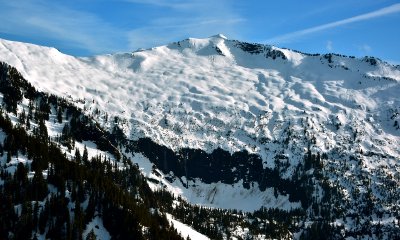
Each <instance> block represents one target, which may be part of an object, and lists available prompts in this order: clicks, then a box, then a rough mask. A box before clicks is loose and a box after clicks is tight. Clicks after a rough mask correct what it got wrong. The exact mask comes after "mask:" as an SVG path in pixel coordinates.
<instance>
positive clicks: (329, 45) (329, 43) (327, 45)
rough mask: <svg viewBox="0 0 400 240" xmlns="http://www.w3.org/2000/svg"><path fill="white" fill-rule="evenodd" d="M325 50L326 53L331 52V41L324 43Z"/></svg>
mask: <svg viewBox="0 0 400 240" xmlns="http://www.w3.org/2000/svg"><path fill="white" fill-rule="evenodd" d="M326 50H328V51H332V50H333V43H332V41H328V42H327V43H326Z"/></svg>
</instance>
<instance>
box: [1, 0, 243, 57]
mask: <svg viewBox="0 0 400 240" xmlns="http://www.w3.org/2000/svg"><path fill="white" fill-rule="evenodd" d="M117 3H124V4H127V3H128V7H130V8H132V10H133V11H134V10H135V8H136V7H137V5H138V4H141V5H147V6H145V7H146V8H148V9H146V12H144V13H143V14H141V13H140V12H139V14H137V15H136V19H140V21H139V22H140V23H135V22H134V21H132V22H130V20H129V19H122V18H121V19H120V20H119V22H113V23H111V22H109V19H103V18H101V17H100V16H99V15H98V14H99V13H98V12H95V11H91V10H90V9H88V8H86V9H85V10H82V9H83V8H78V7H74V6H73V5H72V4H67V3H66V2H63V1H61V2H58V1H57V2H56V1H49V0H20V1H6V0H0V23H1V24H0V34H3V35H11V36H18V37H21V38H25V39H34V40H36V41H37V40H39V41H40V40H45V41H43V42H47V43H49V42H52V43H54V44H55V45H57V47H58V48H62V49H80V50H75V51H76V52H84V54H101V53H105V52H115V51H129V50H134V49H137V48H147V47H152V46H157V45H161V44H166V43H169V42H171V41H176V40H178V39H183V38H186V37H189V36H190V37H206V36H209V35H213V34H216V33H220V32H221V33H225V34H227V35H228V36H232V37H237V36H239V30H238V28H237V25H238V24H241V23H242V22H243V21H245V19H243V18H242V17H240V16H239V15H237V14H235V11H234V9H233V7H232V6H231V5H232V2H231V1H229V0H220V1H214V0H168V1H167V0H117ZM129 4H131V5H129ZM153 10H154V12H157V16H158V17H155V18H154V16H152V17H149V15H150V14H149V13H151V12H152V11H153ZM116 24H117V25H116ZM118 24H119V25H118ZM50 44H51V43H50Z"/></svg>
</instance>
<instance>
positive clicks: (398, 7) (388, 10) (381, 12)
mask: <svg viewBox="0 0 400 240" xmlns="http://www.w3.org/2000/svg"><path fill="white" fill-rule="evenodd" d="M397 12H400V3H397V4H393V5H391V6H389V7H385V8H381V9H378V10H376V11H372V12H369V13H365V14H361V15H358V16H354V17H350V18H346V19H343V20H339V21H335V22H331V23H327V24H323V25H319V26H315V27H311V28H306V29H303V30H299V31H295V32H291V33H287V34H284V35H281V36H277V37H274V38H270V39H268V40H265V42H266V43H272V44H277V43H285V42H290V41H292V40H294V39H297V38H299V37H302V36H305V35H308V34H312V33H316V32H320V31H324V30H327V29H331V28H336V27H339V26H343V25H347V24H351V23H354V22H360V21H366V20H369V19H372V18H377V17H382V16H386V15H389V14H393V13H397Z"/></svg>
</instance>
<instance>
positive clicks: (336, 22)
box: [0, 0, 400, 64]
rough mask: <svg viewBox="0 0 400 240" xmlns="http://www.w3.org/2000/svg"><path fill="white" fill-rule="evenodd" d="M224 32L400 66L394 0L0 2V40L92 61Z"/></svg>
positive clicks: (398, 11)
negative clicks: (48, 48)
mask: <svg viewBox="0 0 400 240" xmlns="http://www.w3.org/2000/svg"><path fill="white" fill-rule="evenodd" d="M217 33H223V34H224V35H226V36H227V37H228V38H230V39H238V40H243V41H248V42H258V43H266V44H273V45H276V46H279V47H287V48H292V49H296V50H300V51H303V52H308V53H326V52H335V53H341V54H346V55H355V56H357V57H361V56H365V55H372V56H376V57H379V58H382V59H384V60H387V61H390V62H392V63H396V64H400V44H399V43H400V2H398V1H390V0H337V1H315V0H309V1H289V0H280V1H263V0H259V1H256V0H186V1H185V0H79V1H78V0H69V1H65V0H15V1H10V0H0V38H4V39H9V40H17V41H24V42H31V43H35V44H40V45H46V46H52V47H56V48H58V49H59V50H60V51H62V52H64V53H68V54H71V55H76V56H88V55H95V54H103V53H113V52H121V51H123V52H126V51H134V50H136V49H138V48H148V47H153V46H158V45H163V44H167V43H170V42H173V41H177V40H182V39H185V38H188V37H196V38H204V37H208V36H211V35H214V34H217Z"/></svg>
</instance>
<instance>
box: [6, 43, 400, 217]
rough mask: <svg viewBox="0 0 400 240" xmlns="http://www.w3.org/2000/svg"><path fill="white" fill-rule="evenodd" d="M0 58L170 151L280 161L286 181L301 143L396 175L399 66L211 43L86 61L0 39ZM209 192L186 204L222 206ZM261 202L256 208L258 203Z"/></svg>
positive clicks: (108, 124) (399, 156)
mask: <svg viewBox="0 0 400 240" xmlns="http://www.w3.org/2000/svg"><path fill="white" fill-rule="evenodd" d="M0 61H4V62H7V63H8V64H10V65H12V66H15V67H16V68H17V69H18V70H19V71H20V72H21V73H22V74H23V76H24V77H25V78H26V79H27V80H29V81H30V82H31V83H32V84H33V85H34V86H36V87H37V88H38V89H40V90H43V91H46V92H50V93H53V94H56V95H59V96H64V97H66V98H69V99H72V100H75V102H76V104H77V105H78V106H80V107H82V108H83V109H84V110H85V111H87V112H88V113H93V114H94V113H95V112H96V111H97V110H100V114H94V115H95V117H96V118H97V120H98V121H99V122H100V123H101V124H102V125H104V126H106V127H111V126H112V125H113V122H114V121H112V120H114V116H117V117H118V118H119V119H120V120H119V124H120V125H121V127H122V128H123V130H124V133H125V134H126V135H127V136H128V137H129V138H131V139H137V138H140V137H145V136H146V137H150V138H151V139H152V140H153V141H155V142H157V143H159V144H161V145H165V146H167V147H169V148H171V149H175V150H177V149H180V148H182V147H190V148H196V149H203V150H205V151H208V152H211V151H212V150H213V149H216V148H217V147H220V148H222V149H225V150H227V151H230V152H235V151H239V150H242V149H245V150H247V151H248V152H250V153H256V154H259V155H260V156H261V157H262V160H263V164H264V167H268V168H274V167H275V165H276V163H277V162H276V156H277V155H278V154H279V155H283V156H286V157H287V159H288V164H289V167H288V168H287V169H286V170H285V172H283V173H282V176H283V177H285V178H290V177H291V174H292V173H293V169H294V168H295V167H296V166H297V164H298V163H299V161H300V160H301V159H302V158H303V157H304V153H305V149H307V147H308V146H309V145H310V142H312V143H313V144H312V146H311V148H312V150H313V151H314V152H321V153H327V154H328V155H329V158H331V159H335V160H337V161H338V162H331V163H330V164H331V165H332V166H331V167H335V166H336V167H337V166H338V165H340V164H342V163H341V162H339V159H348V158H349V156H350V155H356V156H358V157H359V158H361V159H362V163H363V165H362V166H363V169H364V170H365V171H367V172H374V171H376V170H377V169H379V168H381V167H385V168H384V170H382V171H384V173H383V174H384V175H391V174H395V173H396V172H397V170H398V169H399V161H398V160H399V159H400V148H399V145H400V130H399V121H400V115H399V112H400V101H399V98H398V96H399V93H400V67H399V66H392V65H390V64H388V63H385V62H383V61H381V60H379V59H375V58H367V57H366V58H362V59H356V58H352V57H345V56H339V55H334V54H327V55H310V54H304V53H299V52H295V51H292V50H288V49H280V48H277V47H272V46H268V45H259V44H248V43H243V42H239V41H235V40H228V39H227V38H226V37H224V36H222V35H216V36H212V37H210V38H205V39H193V38H191V39H186V40H183V41H180V42H176V43H171V44H169V45H166V46H160V47H155V48H152V49H147V50H142V51H137V52H133V53H118V54H113V55H102V56H94V57H88V58H76V57H73V56H68V55H65V54H63V53H60V52H59V51H57V50H56V49H54V48H47V47H41V46H36V45H32V44H26V43H18V42H11V41H6V40H0ZM106 115H107V118H106ZM105 119H108V121H106V120H105ZM381 155H385V160H384V161H383V160H381V157H380V156H381ZM348 174H350V175H351V174H352V172H351V169H350V170H348ZM345 176H346V174H345ZM337 177H338V176H336V175H335V174H333V176H332V179H333V180H334V179H336V178H337ZM333 180H332V181H333ZM375 180H377V179H375ZM239 181H240V180H238V182H239ZM174 186H175V187H178V188H181V189H183V187H182V186H179V183H178V182H177V183H175V185H174ZM208 187H209V188H208V189H207V190H202V189H201V183H199V184H198V186H197V188H192V189H191V190H190V192H189V193H187V194H186V197H187V198H188V199H191V197H188V196H189V195H190V196H193V193H195V192H197V193H199V192H200V194H199V196H205V197H200V199H197V200H196V201H195V202H196V203H201V202H202V201H203V203H206V205H211V206H217V207H224V204H226V203H223V202H221V204H217V203H215V204H214V203H213V202H212V201H207V197H206V196H208V195H209V193H210V191H212V189H213V188H214V187H215V186H208ZM343 187H344V189H346V191H350V190H351V187H348V186H347V185H346V184H345V183H343ZM236 189H237V190H238V191H241V190H243V189H241V188H240V187H239V186H238V187H237V188H236ZM252 189H253V190H254V189H257V188H256V187H254V188H252ZM228 190H229V186H226V187H223V189H222V190H221V191H222V193H223V192H224V191H228ZM184 195H185V194H184ZM231 195H233V194H231ZM259 195H260V193H258V192H256V194H255V196H256V199H259V200H257V201H259V203H258V204H257V205H256V206H255V207H257V208H258V207H259V206H262V205H264V204H265V203H264V202H262V199H263V198H264V196H261V197H257V196H259ZM267 195H268V196H269V195H270V194H267ZM253 196H254V195H253ZM280 197H281V196H280ZM268 201H271V200H268ZM233 202H234V201H233ZM238 202H240V201H238ZM278 202H279V201H278ZM294 204H295V203H294ZM288 206H289V205H288ZM229 207H231V206H229ZM233 207H237V208H241V207H240V203H238V204H235V205H234V206H233ZM244 209H246V208H244Z"/></svg>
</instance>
